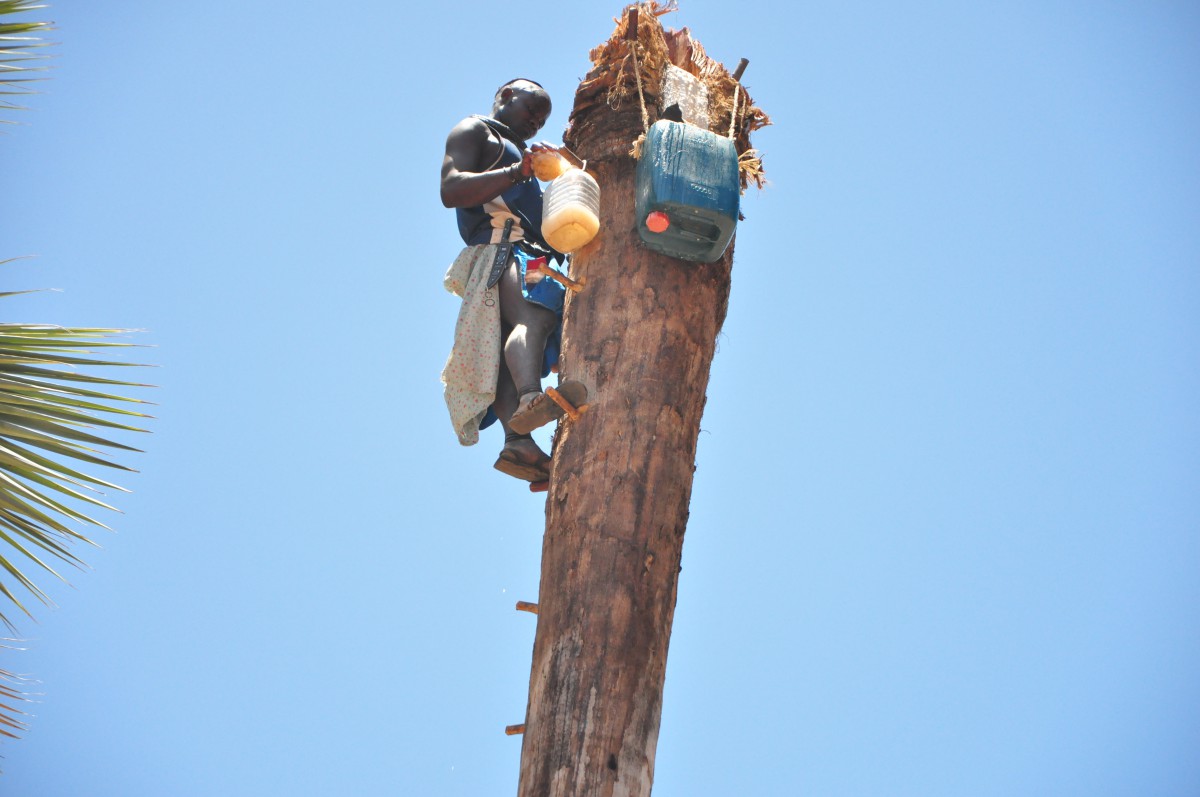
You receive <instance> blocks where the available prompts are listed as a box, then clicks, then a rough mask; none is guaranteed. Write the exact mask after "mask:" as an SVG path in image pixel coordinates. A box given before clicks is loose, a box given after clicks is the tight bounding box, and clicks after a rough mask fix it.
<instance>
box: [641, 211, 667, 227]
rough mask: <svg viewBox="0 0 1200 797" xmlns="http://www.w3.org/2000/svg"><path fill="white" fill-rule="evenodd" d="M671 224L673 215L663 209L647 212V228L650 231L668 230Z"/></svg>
mask: <svg viewBox="0 0 1200 797" xmlns="http://www.w3.org/2000/svg"><path fill="white" fill-rule="evenodd" d="M670 226H671V217H670V216H668V215H667V214H666V213H663V212H662V211H661V210H652V211H650V212H649V213H647V214H646V229H648V230H649V231H650V232H666V230H667V228H668V227H670Z"/></svg>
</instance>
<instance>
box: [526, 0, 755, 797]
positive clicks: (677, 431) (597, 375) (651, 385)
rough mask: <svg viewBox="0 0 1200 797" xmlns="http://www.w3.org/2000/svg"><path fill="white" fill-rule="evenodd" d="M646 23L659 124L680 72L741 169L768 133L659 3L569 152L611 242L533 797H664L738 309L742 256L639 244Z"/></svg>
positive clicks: (583, 334) (587, 349)
mask: <svg viewBox="0 0 1200 797" xmlns="http://www.w3.org/2000/svg"><path fill="white" fill-rule="evenodd" d="M634 8H639V10H640V14H639V16H640V21H639V24H637V41H638V45H639V46H638V47H637V48H636V50H637V52H636V58H637V61H636V63H637V68H638V72H639V73H640V76H641V81H642V87H643V95H644V98H645V105H646V109H647V113H648V115H649V122H651V123H653V122H654V121H655V120H656V119H657V118H658V111H659V109H658V108H657V95H658V87H659V86H660V84H661V75H662V71H663V69H664V68H665V65H666V63H667V62H668V59H671V60H672V61H674V62H675V63H685V62H686V63H689V64H691V66H688V67H687V68H688V69H689V70H691V71H694V72H696V73H697V74H699V75H700V76H701V77H702V78H703V79H704V81H705V83H706V84H707V85H708V87H709V91H710V98H711V102H710V109H711V110H710V117H711V118H712V123H713V129H714V130H719V131H720V130H722V127H724V130H723V131H722V132H725V131H728V129H729V127H730V114H731V113H737V114H738V115H739V118H738V122H739V124H738V135H737V136H736V138H737V139H738V144H739V146H738V150H739V152H744V151H746V150H748V149H749V139H748V135H749V132H750V130H751V129H753V128H754V127H757V126H761V125H762V124H765V123H766V117H765V116H763V115H762V113H761V111H759V110H758V109H757V108H755V107H753V103H752V102H750V101H749V98H748V97H745V95H744V91H743V92H742V101H741V102H740V103H738V106H737V109H735V108H734V103H735V97H734V86H735V81H734V80H733V79H732V78H731V77H730V75H729V73H728V71H726V70H725V69H724V67H722V66H721V65H720V64H718V63H716V62H715V61H711V60H710V59H708V58H707V56H705V55H704V53H703V49H702V48H701V47H700V46H699V44H698V43H696V42H693V41H691V40H690V37H689V36H688V34H687V31H686V29H685V30H684V31H681V32H679V33H674V32H670V33H664V31H663V29H662V26H661V25H660V24H659V22H658V19H657V17H656V16H655V14H654V12H655V11H657V10H658V8H657V7H656V6H655V5H654V4H653V3H649V4H643V5H641V6H640V7H638V6H631V7H630V8H629V9H626V12H625V13H623V14H622V16H621V18H620V21H619V22H618V25H617V29H616V31H615V32H614V34H613V38H612V39H611V40H610V41H609V42H607V43H606V44H604V45H601V46H600V47H598V48H597V49H596V50H595V51H593V53H592V60H593V63H594V68H593V69H592V71H591V72H590V73H589V74H588V76H587V78H585V79H584V81H583V82H582V83H581V84H580V86H579V89H578V91H577V93H576V98H575V106H574V110H573V111H572V114H571V123H570V128H569V130H568V132H567V134H566V137H565V143H566V144H567V146H569V147H571V148H572V149H573V150H574V151H575V153H576V154H577V155H579V156H580V157H582V158H584V159H586V160H587V162H588V171H589V172H590V173H591V174H592V175H593V176H595V177H596V179H597V181H598V182H599V184H600V187H601V210H600V218H601V229H600V233H599V235H598V236H597V238H596V239H595V240H594V241H593V242H592V243H591V244H589V245H588V247H586V248H585V249H584V250H583V251H581V252H579V253H577V255H576V256H575V257H574V259H573V263H572V276H573V277H574V278H576V279H579V278H580V277H586V281H587V282H586V287H585V289H584V290H583V292H581V293H579V294H576V295H574V296H572V297H571V298H570V299H569V300H568V304H567V308H566V311H565V316H564V338H563V357H562V375H563V377H564V378H567V379H575V380H578V381H581V382H583V383H584V384H586V385H587V387H588V391H589V394H590V399H589V403H590V405H591V406H590V408H589V409H588V411H587V412H586V413H585V414H584V415H583V416H582V417H581V418H580V419H579V420H577V421H572V422H564V423H563V424H562V425H560V427H559V430H558V433H557V436H556V440H555V449H554V465H553V472H552V476H551V485H550V492H549V495H548V498H547V508H546V532H545V538H544V542H543V549H542V575H541V586H540V594H539V609H538V619H537V633H536V637H535V640H534V650H533V665H532V670H531V674H530V689H529V704H528V709H527V713H526V720H525V733H524V739H523V744H522V751H521V775H520V786H519V794H520V795H522V797H547V796H551V797H566V796H567V795H573V796H575V797H607V796H608V795H643V796H644V795H649V794H650V789H651V784H652V780H653V774H654V755H655V747H656V744H657V741H658V729H659V720H660V715H661V711H662V694H663V681H664V675H665V668H666V662H667V648H668V643H669V642H670V636H671V622H672V618H673V615H674V610H675V597H676V586H677V582H678V576H679V572H680V557H681V552H682V547H683V537H684V530H685V528H686V526H687V518H688V504H689V501H690V499H691V489H692V476H693V472H694V470H695V465H694V462H695V453H696V441H697V437H698V435H699V429H700V417H701V413H702V412H703V409H704V403H705V390H706V388H707V385H708V375H709V366H710V364H711V362H712V358H713V352H714V350H715V346H716V338H717V333H718V332H719V331H720V329H721V324H722V322H723V321H724V319H725V311H726V306H727V302H728V299H729V287H730V266H731V263H732V259H733V247H732V246H730V248H729V249H728V251H727V252H726V253H725V255H724V256H723V257H722V258H721V260H719V261H718V262H716V263H711V264H697V263H689V262H684V261H680V260H676V259H673V258H670V257H667V256H664V255H660V254H657V253H655V252H652V251H650V250H648V249H645V248H644V247H642V246H641V245H640V244H639V242H638V239H637V232H636V229H635V219H634V217H633V197H634V168H635V161H634V159H633V158H632V157H631V155H630V150H631V146H632V145H633V142H634V141H635V140H636V139H637V138H638V137H639V135H641V134H642V132H643V128H644V124H645V120H644V119H643V116H642V110H641V103H640V102H639V98H638V87H637V78H636V76H635V72H634V58H633V57H632V56H631V52H632V50H633V49H634V48H633V46H632V43H631V42H630V41H627V26H629V24H630V14H629V13H628V12H629V11H630V10H631V9H634ZM739 91H740V89H739ZM749 155H750V157H751V158H752V159H753V153H752V152H751V153H749ZM756 163H757V162H756ZM756 176H757V173H756V171H755V169H754V168H752V169H751V173H750V179H756Z"/></svg>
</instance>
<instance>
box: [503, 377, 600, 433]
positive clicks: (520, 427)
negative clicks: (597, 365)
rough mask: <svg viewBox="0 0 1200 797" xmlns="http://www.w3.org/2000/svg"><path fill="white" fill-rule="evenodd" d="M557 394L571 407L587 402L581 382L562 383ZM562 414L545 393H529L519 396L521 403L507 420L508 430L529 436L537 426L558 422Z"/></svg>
mask: <svg viewBox="0 0 1200 797" xmlns="http://www.w3.org/2000/svg"><path fill="white" fill-rule="evenodd" d="M558 392H559V393H560V394H561V395H562V397H563V398H564V399H565V400H566V401H567V403H569V404H570V405H571V406H573V407H578V406H579V405H581V404H583V402H585V401H587V388H586V387H584V386H583V383H582V382H572V381H570V380H567V381H566V382H562V383H560V384H559V386H558ZM562 414H563V408H562V407H560V406H558V404H557V403H555V401H554V400H553V399H551V398H550V397H549V396H547V395H546V394H545V393H536V394H534V393H529V394H526V395H524V396H521V403H520V404H518V405H517V409H516V411H515V412H513V414H512V417H511V418H509V419H508V428H509V429H512V430H513V431H514V432H517V433H518V434H529V433H530V432H532V431H533V430H534V429H537V428H538V427H539V426H545V425H546V424H548V423H550V422H551V421H554V420H558V419H559V418H560V417H562Z"/></svg>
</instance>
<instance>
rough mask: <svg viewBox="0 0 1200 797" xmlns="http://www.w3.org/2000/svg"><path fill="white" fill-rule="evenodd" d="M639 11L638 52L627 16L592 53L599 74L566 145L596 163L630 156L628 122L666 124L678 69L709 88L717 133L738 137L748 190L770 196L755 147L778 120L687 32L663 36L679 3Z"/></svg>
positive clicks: (579, 96)
mask: <svg viewBox="0 0 1200 797" xmlns="http://www.w3.org/2000/svg"><path fill="white" fill-rule="evenodd" d="M635 7H636V8H638V9H639V12H640V13H639V14H638V20H639V21H638V29H637V45H636V47H635V46H634V42H633V40H631V39H630V38H628V36H629V24H630V23H629V19H630V16H629V13H628V11H629V9H626V13H623V14H622V15H621V17H620V18H619V19H617V20H616V28H615V29H614V30H613V34H612V36H611V38H609V40H608V41H607V42H605V43H604V44H602V45H600V46H599V47H596V48H595V49H594V50H592V52H591V56H590V57H591V60H592V69H591V71H590V72H588V74H587V77H585V78H584V80H583V82H582V83H580V85H579V90H578V91H577V92H576V94H575V106H574V108H573V109H572V110H571V117H570V120H569V122H568V126H567V131H566V133H565V134H564V136H563V141H564V143H565V144H566V145H567V146H568V147H570V148H571V149H572V150H574V151H575V152H576V153H577V154H578V155H579V156H580V157H582V158H586V159H588V160H594V161H602V160H609V159H612V158H622V157H627V156H629V155H630V152H631V148H632V147H633V145H634V142H633V141H629V140H628V137H627V135H626V134H625V133H624V132H623V131H624V130H626V129H627V128H628V127H629V126H630V125H629V117H628V116H627V115H628V114H633V115H634V117H635V118H636V119H638V120H639V122H638V125H637V126H638V127H641V128H642V129H643V130H644V129H645V128H647V127H649V126H650V125H651V124H654V122H656V121H658V119H659V118H660V114H661V112H662V109H661V108H659V93H660V91H661V86H662V81H663V72H664V70H665V69H666V67H667V65H668V64H673V65H675V66H677V67H679V68H680V69H683V70H685V71H686V72H688V73H690V74H692V75H694V76H696V77H697V78H698V79H699V80H700V81H701V82H702V83H703V84H704V86H705V87H706V88H707V90H708V101H709V119H710V120H711V129H712V131H713V132H715V133H718V134H720V135H723V136H728V135H730V131H731V130H732V133H733V136H732V137H733V140H734V145H735V146H736V148H737V152H738V164H739V170H740V176H741V182H742V188H747V187H748V186H749V184H750V183H754V184H755V185H756V186H757V187H759V188H762V187H763V184H764V169H763V165H762V158H761V156H760V154H759V153H758V152H757V150H755V149H753V148H752V147H751V146H750V134H751V133H753V132H754V131H755V130H758V129H760V128H762V127H765V126H767V125H769V124H770V123H771V120H770V118H769V117H768V116H767V114H766V113H764V112H763V110H762V109H761V108H759V107H758V106H757V105H755V103H754V100H753V99H752V98H751V97H750V95H749V94H748V93H747V91H746V88H745V86H742V85H741V84H739V83H738V81H736V80H734V79H733V76H732V75H731V74H730V73H729V70H727V69H726V68H725V66H724V65H723V64H721V63H720V62H719V61H717V60H715V59H713V58H710V57H709V56H708V54H707V53H705V51H704V48H703V47H702V46H701V44H700V42H698V41H695V40H694V39H692V37H691V33H690V32H689V31H688V29H687V28H683V29H682V30H678V31H675V30H670V31H668V30H664V29H663V27H662V24H661V23H660V22H659V17H660V16H661V15H662V14H665V13H668V12H671V11H674V10H675V5H674V3H670V4H667V5H661V4H659V3H656V2H649V3H643V4H640V5H638V6H630V7H629V8H635ZM635 64H636V69H635ZM643 109H644V110H643ZM643 114H644V115H643Z"/></svg>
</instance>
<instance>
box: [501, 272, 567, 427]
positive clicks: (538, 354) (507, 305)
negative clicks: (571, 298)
mask: <svg viewBox="0 0 1200 797" xmlns="http://www.w3.org/2000/svg"><path fill="white" fill-rule="evenodd" d="M521 287H522V286H521V272H520V269H519V268H517V263H516V260H513V262H512V263H510V264H509V266H508V270H507V271H505V272H504V276H503V277H501V278H500V318H501V321H502V323H503V326H504V327H509V328H511V331H510V332H509V333H508V334H507V335H505V336H504V358H503V359H504V363H505V364H506V365H507V366H508V371H509V374H510V375H511V377H512V383H513V385H514V386H515V388H516V391H517V395H518V397H519V398H518V402H519V405H524V404H528V403H529V402H530V401H532V400H533V397H534V396H536V395H537V394H539V393H541V392H542V361H543V358H544V357H545V353H546V340H547V338H549V337H550V333H552V332H553V331H554V328H555V327H556V326H558V314H557V313H555V312H554V311H553V310H548V309H546V308H545V307H542V306H541V305H538V304H534V303H533V302H530V301H527V300H526V299H525V297H524V295H522V293H521ZM508 415H509V416H511V415H512V413H511V412H510V413H509V414H508ZM504 420H505V422H507V420H508V417H505V418H504Z"/></svg>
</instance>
